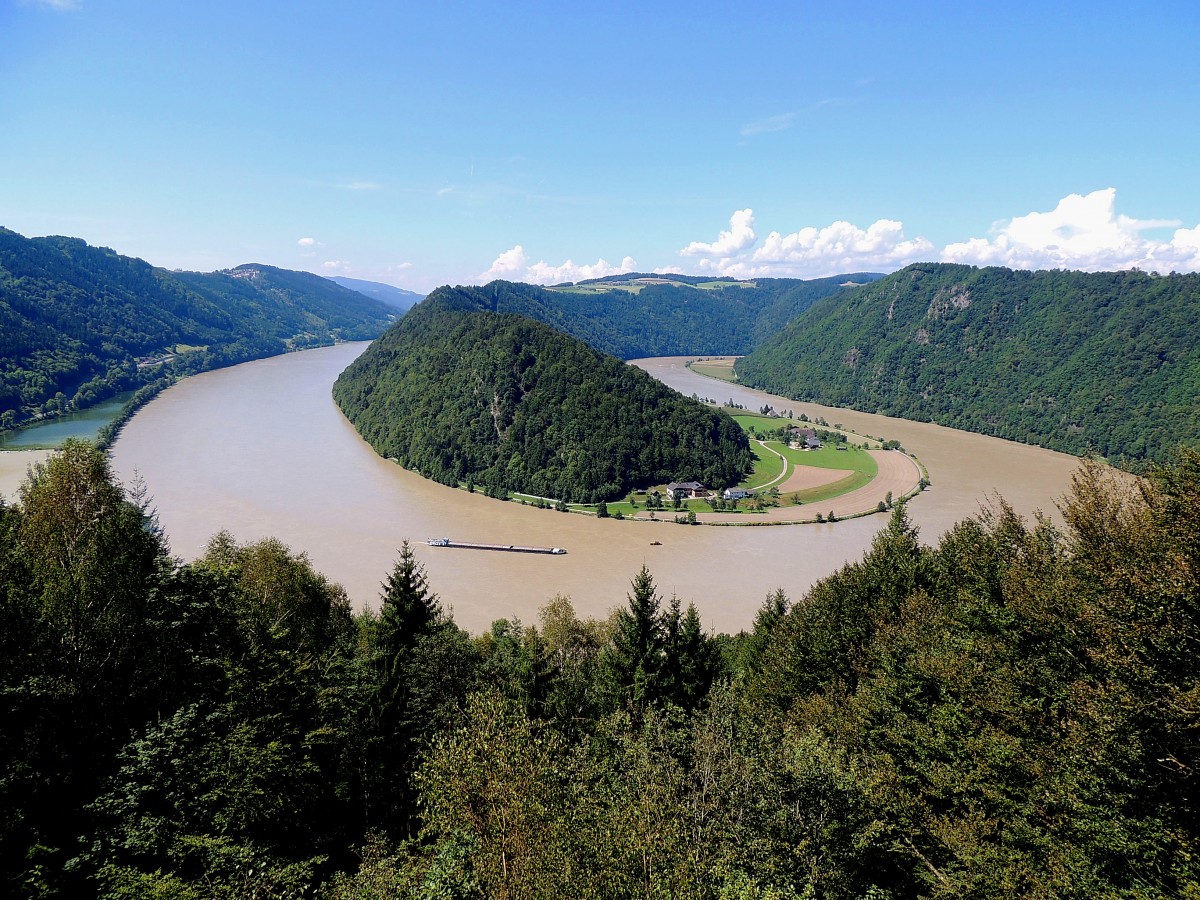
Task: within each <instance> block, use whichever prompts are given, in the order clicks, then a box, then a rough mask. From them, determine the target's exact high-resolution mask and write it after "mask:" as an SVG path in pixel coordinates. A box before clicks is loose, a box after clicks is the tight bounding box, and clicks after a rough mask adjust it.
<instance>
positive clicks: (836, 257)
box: [753, 219, 933, 276]
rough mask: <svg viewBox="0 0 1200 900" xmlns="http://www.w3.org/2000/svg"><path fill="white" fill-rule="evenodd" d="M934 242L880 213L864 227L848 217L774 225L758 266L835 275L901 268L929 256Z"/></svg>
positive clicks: (757, 258) (757, 254)
mask: <svg viewBox="0 0 1200 900" xmlns="http://www.w3.org/2000/svg"><path fill="white" fill-rule="evenodd" d="M932 253H933V244H931V243H930V242H929V241H927V240H926V239H925V238H923V237H916V238H912V239H908V238H905V236H904V224H903V223H902V222H897V221H895V220H893V219H879V220H878V221H876V222H874V223H873V224H871V225H868V226H867V227H866V228H865V229H863V228H859V227H858V226H857V225H853V224H851V223H850V222H833V223H832V224H830V225H826V226H825V227H824V228H814V227H812V226H810V227H807V228H801V229H800V230H799V231H794V232H792V233H791V234H786V235H785V234H780V233H779V232H778V231H772V232H771V233H770V234H769V235H767V238H766V240H764V241H763V245H762V246H761V247H759V248H758V250H756V251H755V252H754V257H753V263H754V266H755V267H756V268H758V269H760V270H764V271H762V272H761V274H766V271H771V272H775V273H779V274H782V273H784V272H787V273H788V274H797V275H807V276H813V275H817V274H821V275H831V274H837V273H841V272H850V271H854V270H859V271H861V270H864V269H884V270H888V271H890V270H892V269H898V268H901V267H903V266H906V265H908V264H909V263H910V262H916V261H917V260H919V259H928V258H930V256H931V255H932Z"/></svg>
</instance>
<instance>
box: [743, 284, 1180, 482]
mask: <svg viewBox="0 0 1200 900" xmlns="http://www.w3.org/2000/svg"><path fill="white" fill-rule="evenodd" d="M1197 335H1200V275H1177V274H1172V275H1169V276H1156V275H1148V274H1145V273H1142V272H1137V271H1126V272H1096V273H1084V272H1067V271H1042V272H1026V271H1014V270H1011V269H1004V268H997V267H990V268H974V267H971V266H963V265H951V264H934V263H920V264H917V265H912V266H909V267H908V268H906V269H903V270H902V271H900V272H896V273H894V274H892V275H889V276H887V277H886V278H883V279H881V280H879V281H876V282H874V283H873V284H870V285H867V286H864V287H858V288H854V289H851V290H847V291H845V292H843V293H839V294H836V295H833V296H830V297H828V298H826V299H824V300H822V301H820V302H818V303H816V304H814V305H813V306H812V307H811V308H810V309H808V311H807V312H805V313H804V314H803V315H801V316H799V317H798V318H797V319H796V320H794V321H793V322H792V323H790V324H789V325H788V326H787V327H786V328H785V329H783V330H782V331H781V332H780V333H779V334H777V335H776V336H775V337H774V338H772V339H771V340H769V341H767V342H765V343H764V344H763V345H762V346H760V347H759V348H758V349H757V350H755V351H754V352H753V353H751V354H750V355H748V356H747V357H746V358H745V359H742V360H740V361H739V362H738V364H737V373H738V375H739V377H740V378H741V380H742V381H743V382H744V383H746V384H748V385H751V386H754V387H759V388H763V389H765V390H769V391H772V392H774V393H779V394H783V395H785V396H789V397H793V398H795V399H805V400H813V401H815V402H819V403H825V404H829V405H833V406H847V407H852V408H854V409H861V410H866V411H869V412H880V413H885V414H887V415H894V416H900V417H903V418H907V419H916V420H920V421H933V422H939V423H941V424H944V425H950V426H953V427H956V428H964V429H967V430H969V431H977V432H980V433H983V434H990V435H995V436H997V437H1003V438H1009V439H1012V440H1018V441H1023V442H1026V443H1032V444H1039V445H1041V446H1044V447H1049V448H1052V449H1055V450H1062V451H1065V452H1068V453H1074V454H1077V455H1087V454H1099V455H1102V456H1105V457H1108V458H1110V459H1113V460H1115V461H1124V462H1128V463H1131V464H1136V463H1137V462H1138V461H1144V460H1164V459H1166V458H1167V457H1168V456H1169V455H1170V453H1171V451H1172V450H1173V448H1175V447H1176V446H1178V445H1179V444H1181V443H1189V444H1196V443H1198V442H1200V401H1198V399H1197V398H1200V342H1198V341H1197Z"/></svg>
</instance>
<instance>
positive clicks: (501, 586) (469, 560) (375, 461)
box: [113, 344, 1078, 633]
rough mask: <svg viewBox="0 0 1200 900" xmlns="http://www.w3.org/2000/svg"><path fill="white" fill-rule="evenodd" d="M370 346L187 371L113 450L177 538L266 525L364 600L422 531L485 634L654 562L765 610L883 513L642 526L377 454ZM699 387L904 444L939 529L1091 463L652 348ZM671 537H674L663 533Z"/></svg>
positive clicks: (419, 548) (923, 504) (586, 609)
mask: <svg viewBox="0 0 1200 900" xmlns="http://www.w3.org/2000/svg"><path fill="white" fill-rule="evenodd" d="M365 348H366V344H343V345H340V346H337V347H330V348H324V349H319V350H310V351H305V352H302V353H293V354H288V355H286V356H281V357H276V358H273V359H266V360H260V361H258V362H252V363H246V364H244V365H240V366H236V367H233V368H230V369H223V370H220V371H216V372H208V373H206V374H203V375H198V376H194V377H192V378H188V379H186V380H184V381H182V382H180V383H179V384H177V385H175V386H174V387H172V388H170V389H169V390H167V391H165V392H164V393H163V394H162V395H161V396H160V397H159V398H157V399H156V400H154V401H153V402H152V403H150V404H149V405H148V406H146V407H145V408H144V409H143V410H142V411H141V412H139V413H138V414H137V415H136V416H135V417H134V418H133V420H132V421H130V422H129V423H128V424H127V425H126V426H125V429H124V431H123V432H122V435H121V437H120V439H119V440H118V441H117V443H116V445H115V447H114V448H113V462H114V468H115V470H116V472H117V474H118V475H119V476H120V477H121V478H122V479H123V480H125V481H126V483H128V482H129V481H131V480H132V478H133V477H134V475H135V473H138V474H140V475H141V477H142V478H143V479H144V480H145V482H146V484H147V486H148V488H149V490H150V493H151V495H152V496H153V499H154V504H155V506H156V507H157V509H158V514H159V518H160V520H161V522H162V524H163V526H164V528H165V529H166V532H167V534H168V536H169V538H170V541H171V547H172V551H173V552H174V553H175V554H176V555H178V556H180V557H183V558H184V559H189V558H194V557H195V556H197V555H199V554H200V553H202V552H203V549H204V546H205V544H206V542H207V541H208V539H209V538H210V537H211V536H212V535H213V534H214V533H215V532H217V531H218V530H220V529H222V528H224V529H227V530H229V531H230V532H231V533H232V534H233V535H234V537H235V538H237V539H238V540H240V541H252V540H256V539H258V538H262V537H266V536H274V537H277V538H279V539H280V540H282V541H283V542H284V543H286V544H287V545H288V546H289V547H291V548H292V549H293V550H295V551H298V552H299V551H302V552H304V553H307V554H308V557H309V558H310V559H311V560H312V562H313V564H314V565H315V566H316V568H317V569H318V570H319V571H321V572H323V573H324V574H325V575H326V576H327V577H329V578H330V579H331V580H333V581H336V582H339V583H341V584H343V585H344V586H345V587H346V590H347V591H348V592H349V595H350V597H351V599H352V601H353V602H354V603H355V605H356V606H363V605H374V604H377V603H378V594H379V584H380V582H381V580H382V579H383V578H384V576H385V575H386V574H387V573H388V572H389V571H390V569H391V567H392V564H393V562H394V560H395V559H396V556H397V548H398V547H399V546H400V543H401V541H403V540H405V539H407V540H409V541H412V542H413V543H414V545H415V547H416V553H417V557H418V558H419V559H420V561H421V562H422V563H424V565H425V567H426V569H427V571H428V574H429V580H430V583H431V585H432V587H433V589H434V590H435V591H437V593H438V594H439V595H440V596H441V598H442V602H443V604H444V605H445V606H447V607H448V608H450V609H451V610H452V612H453V614H454V618H455V620H456V621H457V622H458V623H459V624H460V625H462V626H463V627H465V628H467V629H468V630H470V631H472V632H475V633H478V632H480V631H483V630H485V629H486V628H487V627H488V626H489V625H490V623H491V622H492V621H493V620H495V619H498V618H502V617H503V618H513V617H519V618H520V619H521V620H522V621H525V622H536V620H537V611H538V609H539V607H541V606H542V605H543V604H545V603H546V601H547V600H549V599H550V598H552V597H554V596H555V595H556V594H565V595H568V596H570V597H571V599H572V600H573V602H574V604H575V608H576V610H577V612H578V613H579V614H580V615H583V616H597V617H600V616H604V615H606V614H607V613H608V612H609V610H611V609H612V608H613V607H614V606H617V605H619V604H622V603H624V602H625V599H626V595H627V592H628V591H629V582H630V579H631V578H632V577H633V576H634V575H635V574H636V572H637V571H638V569H639V568H640V567H641V566H642V564H643V563H644V564H646V565H647V566H648V567H649V569H650V572H651V573H652V575H653V576H654V579H655V582H656V584H657V585H658V588H659V591H660V593H662V594H663V595H664V596H665V597H669V596H670V595H672V594H677V595H678V596H679V597H680V599H681V600H682V601H683V602H684V604H685V605H686V603H687V602H688V601H694V602H695V603H696V606H697V607H698V608H699V610H700V613H701V616H702V619H703V620H704V622H705V624H706V626H707V627H709V628H711V629H712V630H715V631H728V632H736V631H737V630H739V629H741V628H744V627H747V626H749V625H750V624H751V622H752V620H753V617H754V613H755V611H756V610H757V609H758V607H759V606H760V605H761V603H762V601H763V599H764V598H765V597H766V595H767V594H768V593H769V592H770V591H772V590H774V589H775V588H777V587H782V588H783V590H784V591H785V592H787V594H788V595H789V596H790V597H792V598H793V599H798V598H799V597H801V596H802V595H803V594H804V592H805V591H806V590H807V589H808V587H809V586H810V585H812V583H813V582H814V581H816V580H817V579H819V578H821V577H822V576H824V575H827V574H829V573H830V572H832V571H834V570H836V569H837V568H838V567H840V566H841V565H842V564H844V563H845V562H847V561H851V560H855V559H858V558H859V557H861V556H862V554H863V552H864V551H865V550H866V549H867V548H868V547H869V545H870V542H871V539H872V537H873V535H874V534H875V533H876V532H877V531H878V530H879V529H880V528H882V527H883V526H884V524H885V519H884V517H883V516H879V515H875V516H868V517H865V518H861V519H854V520H850V521H842V522H837V523H835V524H822V525H792V526H775V527H760V528H739V527H705V526H694V527H688V526H685V525H676V524H674V523H670V522H632V521H617V520H613V519H595V518H592V517H589V516H583V515H574V514H564V513H559V512H554V511H552V510H539V509H534V508H532V507H524V506H521V505H519V504H516V503H512V502H507V503H502V502H500V501H496V500H489V499H488V498H486V497H483V496H481V495H478V494H468V493H466V492H465V491H461V490H454V489H451V488H447V487H443V486H442V485H438V484H434V483H433V482H430V481H426V480H425V479H423V478H421V477H419V476H417V475H415V474H413V473H411V472H406V471H404V470H403V469H401V468H399V467H398V466H396V465H395V464H394V463H389V462H387V461H386V460H384V459H381V458H379V457H378V456H376V455H375V453H374V451H372V449H371V448H370V447H369V446H368V445H367V444H366V443H365V442H363V441H362V440H361V439H360V438H359V437H358V434H357V433H356V432H355V431H354V429H353V427H352V426H351V425H350V424H349V423H348V422H347V421H346V419H345V418H344V417H343V416H342V415H341V412H340V411H339V410H338V408H337V407H336V405H335V404H334V402H333V400H332V398H331V397H330V386H331V385H332V383H333V381H334V379H336V377H337V375H338V374H339V373H340V372H341V371H342V370H343V369H344V368H345V367H346V366H347V365H348V364H349V363H350V362H351V360H353V359H354V358H355V357H356V356H357V355H358V354H359V353H361V352H362V351H363V350H364V349H365ZM637 365H640V366H641V367H642V368H644V369H646V370H647V371H649V372H650V373H651V374H653V375H655V376H656V377H658V378H660V379H661V380H662V381H664V382H666V383H667V384H669V385H671V386H672V387H674V388H676V389H678V390H680V391H681V392H683V393H684V394H688V395H690V394H693V393H696V394H699V395H700V396H701V397H706V396H707V397H714V398H716V399H719V400H722V401H723V400H726V399H728V398H733V399H735V400H737V401H738V402H739V403H742V404H743V405H745V406H747V407H748V408H750V409H757V408H758V407H760V406H762V404H763V403H764V402H768V403H772V404H773V405H774V406H775V407H776V409H782V410H789V409H790V410H792V411H793V412H794V413H795V414H796V415H799V414H800V413H801V412H805V413H807V414H808V415H809V416H810V417H815V416H824V417H825V418H826V419H827V420H828V421H829V422H831V423H832V422H839V423H842V424H844V425H845V426H846V427H847V428H850V429H853V430H855V431H858V432H860V433H864V434H870V435H874V436H882V437H885V438H895V439H898V440H900V441H901V442H902V443H903V444H904V446H905V448H906V449H908V450H909V451H910V452H912V453H914V454H915V455H916V456H917V457H918V458H919V459H920V460H921V462H922V463H923V464H924V465H925V466H926V467H927V469H928V471H929V474H930V478H931V480H932V487H931V488H930V489H929V490H927V491H926V492H924V493H923V494H921V495H920V496H918V497H917V498H915V499H914V500H913V501H912V503H911V504H910V507H909V508H910V512H911V515H912V518H913V520H914V521H915V522H916V523H917V524H918V525H919V526H920V528H921V534H922V536H923V538H925V539H926V540H933V539H936V538H937V536H938V535H939V534H941V533H942V532H943V531H944V530H945V529H947V528H948V527H950V526H951V525H952V524H954V523H955V522H957V521H959V520H960V519H962V518H965V517H967V516H970V515H973V514H975V513H977V512H978V511H979V508H980V503H981V502H983V501H985V500H986V498H987V496H988V495H989V494H992V493H994V492H999V493H1001V494H1003V496H1004V497H1005V498H1006V499H1007V500H1008V501H1009V502H1010V503H1011V504H1012V505H1013V506H1014V507H1015V508H1016V509H1017V510H1018V511H1019V512H1021V513H1023V514H1027V515H1028V514H1031V513H1032V512H1033V511H1034V510H1036V509H1041V510H1044V511H1046V512H1048V513H1054V511H1055V501H1056V500H1057V499H1058V498H1060V497H1061V496H1062V495H1063V494H1064V493H1065V492H1066V490H1067V488H1068V486H1069V484H1070V476H1071V473H1072V472H1073V471H1074V470H1075V469H1076V467H1077V465H1078V461H1077V460H1075V459H1074V458H1073V457H1070V456H1065V455H1062V454H1058V453H1053V452H1050V451H1047V450H1042V449H1038V448H1034V447H1028V446H1024V445H1021V444H1013V443H1009V442H1006V441H1000V440H996V439H993V438H986V437H981V436H979V435H973V434H968V433H965V432H961V431H954V430H952V429H948V428H942V427H939V426H936V425H927V424H921V423H913V422H905V421H902V420H898V419H890V418H885V417H882V416H874V415H868V414H864V413H855V412H848V411H845V410H835V409H829V408H826V407H821V406H816V405H814V404H808V403H794V402H792V401H789V400H785V399H781V398H772V397H770V395H766V394H761V393H759V392H756V391H750V390H748V389H746V388H742V387H738V386H734V385H729V384H726V383H723V382H718V381H714V380H712V379H708V378H705V377H703V376H700V375H696V374H695V373H693V372H691V371H689V370H688V369H686V368H685V367H684V366H683V360H682V359H651V360H640V361H638V362H637ZM441 537H448V538H451V539H453V540H459V541H472V542H480V543H495V544H504V545H508V544H515V545H518V546H522V545H523V546H544V547H563V548H565V549H566V550H567V553H566V554H565V555H562V556H550V555H531V554H522V553H505V552H494V551H484V550H465V549H454V548H442V547H430V546H428V545H427V544H426V543H425V541H426V540H428V539H429V538H441ZM652 541H660V542H661V546H652V545H651V542H652Z"/></svg>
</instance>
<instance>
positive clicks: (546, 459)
mask: <svg viewBox="0 0 1200 900" xmlns="http://www.w3.org/2000/svg"><path fill="white" fill-rule="evenodd" d="M476 299H477V294H476V292H475V291H473V290H470V289H457V288H439V289H438V290H437V291H435V292H434V293H433V294H431V295H430V296H429V298H427V299H426V300H425V301H424V302H422V303H421V304H420V305H418V306H417V307H415V308H414V309H413V310H412V311H411V312H409V313H408V315H407V316H405V318H404V319H403V320H401V322H399V323H397V325H395V326H394V327H393V328H391V329H390V330H389V331H388V332H387V333H386V334H384V335H383V337H381V338H380V339H379V340H378V341H376V342H375V343H374V344H373V345H372V346H371V347H370V348H369V349H368V350H367V352H366V353H364V354H363V355H362V356H361V357H359V359H357V360H356V361H355V362H354V363H353V364H352V365H351V366H350V367H349V368H348V369H347V370H346V371H345V372H344V373H342V376H341V377H340V378H339V379H338V381H337V383H336V384H335V385H334V390H333V395H334V399H335V400H337V402H338V404H339V405H340V406H341V407H342V410H343V411H344V412H345V414H346V416H347V417H348V418H349V419H350V421H351V422H353V423H354V425H355V427H356V428H357V429H358V431H359V433H361V434H362V435H363V437H364V438H366V440H367V441H368V442H370V444H371V445H372V446H373V447H374V448H375V450H376V451H377V452H378V453H379V454H380V455H382V456H386V457H395V458H396V459H397V460H398V461H399V462H400V464H401V465H403V466H406V467H407V468H410V469H415V470H417V471H419V472H421V473H422V474H424V475H425V476H427V477H429V478H433V479H435V480H438V481H442V482H446V483H451V484H457V483H459V482H465V481H473V482H475V483H476V484H478V485H480V487H482V488H484V489H486V490H488V491H489V492H490V493H499V492H501V491H507V490H520V491H525V492H530V493H533V494H537V495H540V496H549V497H556V498H558V497H561V498H565V499H568V500H575V501H582V502H596V501H597V500H602V499H611V498H614V497H618V496H621V495H622V494H624V493H625V492H627V491H628V490H629V489H630V488H632V487H634V486H644V485H650V484H657V483H662V482H665V481H670V480H680V481H686V480H697V481H702V482H704V483H706V484H708V485H710V486H723V485H728V484H734V483H736V482H737V481H739V480H740V479H741V477H742V475H743V473H744V472H746V471H747V470H748V467H749V465H750V463H751V458H750V452H749V448H748V445H747V442H746V438H745V435H744V434H743V433H742V432H741V430H740V429H739V428H738V427H737V425H736V424H735V423H734V422H733V421H732V420H731V419H730V418H728V417H727V416H725V415H722V414H719V413H716V412H713V411H712V410H709V409H707V408H706V407H704V406H703V405H701V404H699V403H696V402H695V401H693V400H690V399H688V398H685V397H682V396H680V395H679V394H678V393H676V392H675V391H672V390H671V389H669V388H666V387H665V386H663V385H662V384H660V383H659V382H657V381H655V380H654V379H653V378H650V377H649V376H648V375H646V374H645V373H644V372H642V371H641V370H639V369H636V368H634V367H631V366H627V365H625V364H623V363H621V362H620V361H619V360H617V359H615V358H613V357H611V356H606V355H604V354H602V353H600V352H598V351H596V350H594V349H592V348H591V347H589V346H587V345H586V344H584V343H583V342H582V341H580V340H577V339H575V338H573V337H570V336H567V335H564V334H560V333H558V332H556V331H554V330H553V329H552V328H550V327H549V326H547V325H544V324H542V323H540V322H536V321H534V320H532V319H528V318H525V317H522V316H517V315H512V314H503V313H494V312H480V311H475V310H472V309H471V308H470V307H471V304H473V303H474V301H475V300H476ZM464 307H466V308H464Z"/></svg>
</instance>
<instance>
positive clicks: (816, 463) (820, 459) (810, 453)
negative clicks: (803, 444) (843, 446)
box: [767, 441, 879, 480]
mask: <svg viewBox="0 0 1200 900" xmlns="http://www.w3.org/2000/svg"><path fill="white" fill-rule="evenodd" d="M767 446H768V447H771V448H772V449H774V450H778V451H779V452H780V453H782V454H783V455H784V457H785V458H786V459H787V460H788V461H789V462H791V463H792V464H793V465H796V466H813V467H815V468H818V469H846V470H847V471H850V472H859V473H861V474H863V475H866V476H867V477H868V480H870V479H871V478H874V477H875V476H876V475H878V474H879V464H878V463H877V462H875V457H873V456H872V455H871V454H870V453H867V452H866V451H865V450H860V449H858V448H857V447H851V448H850V449H849V450H837V449H835V448H834V447H831V446H825V447H822V448H821V449H820V450H792V449H791V448H789V447H785V446H784V445H783V444H781V443H780V442H779V441H767Z"/></svg>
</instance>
